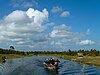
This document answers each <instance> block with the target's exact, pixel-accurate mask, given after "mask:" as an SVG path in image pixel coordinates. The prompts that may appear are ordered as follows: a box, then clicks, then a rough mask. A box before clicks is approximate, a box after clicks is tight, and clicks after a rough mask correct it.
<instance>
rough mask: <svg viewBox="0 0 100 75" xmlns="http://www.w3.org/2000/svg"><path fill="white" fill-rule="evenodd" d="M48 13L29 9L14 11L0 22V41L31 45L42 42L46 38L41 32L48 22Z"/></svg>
mask: <svg viewBox="0 0 100 75" xmlns="http://www.w3.org/2000/svg"><path fill="white" fill-rule="evenodd" d="M48 15H49V14H48V11H47V10H46V9H43V10H42V11H39V10H34V9H33V8H29V9H28V10H27V11H22V10H15V11H13V12H12V13H10V14H9V15H8V16H5V17H4V18H3V19H2V20H0V41H1V42H4V41H6V42H13V43H16V44H18V45H19V44H27V45H28V44H31V45H34V43H35V42H44V41H46V37H45V36H44V34H42V32H43V31H44V30H45V28H46V26H45V24H46V22H47V21H48ZM40 37H41V38H40Z"/></svg>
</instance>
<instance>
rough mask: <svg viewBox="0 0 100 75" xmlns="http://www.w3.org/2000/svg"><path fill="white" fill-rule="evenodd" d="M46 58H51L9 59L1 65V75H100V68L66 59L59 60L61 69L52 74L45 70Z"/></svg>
mask: <svg viewBox="0 0 100 75" xmlns="http://www.w3.org/2000/svg"><path fill="white" fill-rule="evenodd" d="M45 58H50V56H32V57H24V58H16V59H8V60H7V61H6V62H5V63H1V64H0V75H100V67H96V66H89V65H86V64H82V63H77V62H75V61H71V60H64V59H59V60H60V63H59V69H58V70H57V71H56V72H52V71H49V70H47V69H45V68H44V65H43V62H44V60H45Z"/></svg>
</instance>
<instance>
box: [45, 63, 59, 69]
mask: <svg viewBox="0 0 100 75" xmlns="http://www.w3.org/2000/svg"><path fill="white" fill-rule="evenodd" d="M44 65H45V68H46V69H49V70H55V69H57V66H55V65H52V64H47V63H44Z"/></svg>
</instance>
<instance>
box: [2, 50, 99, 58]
mask: <svg viewBox="0 0 100 75" xmlns="http://www.w3.org/2000/svg"><path fill="white" fill-rule="evenodd" d="M77 53H83V55H85V56H86V55H87V56H100V51H99V50H96V49H90V50H82V49H80V50H74V51H73V50H71V49H69V50H66V51H29V52H24V51H17V50H12V49H2V48H0V54H23V55H24V54H33V55H38V54H64V55H71V56H74V55H77Z"/></svg>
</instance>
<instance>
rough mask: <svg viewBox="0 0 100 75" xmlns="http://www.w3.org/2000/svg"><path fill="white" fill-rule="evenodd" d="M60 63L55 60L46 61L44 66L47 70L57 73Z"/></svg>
mask: <svg viewBox="0 0 100 75" xmlns="http://www.w3.org/2000/svg"><path fill="white" fill-rule="evenodd" d="M59 62H60V61H58V59H57V60H55V59H50V60H46V61H45V62H44V65H45V68H46V69H48V70H52V71H55V70H57V69H58V63H59Z"/></svg>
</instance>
